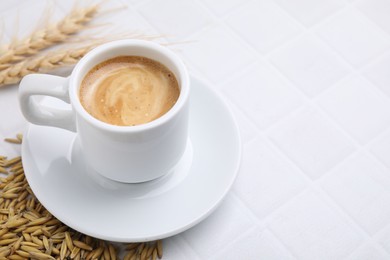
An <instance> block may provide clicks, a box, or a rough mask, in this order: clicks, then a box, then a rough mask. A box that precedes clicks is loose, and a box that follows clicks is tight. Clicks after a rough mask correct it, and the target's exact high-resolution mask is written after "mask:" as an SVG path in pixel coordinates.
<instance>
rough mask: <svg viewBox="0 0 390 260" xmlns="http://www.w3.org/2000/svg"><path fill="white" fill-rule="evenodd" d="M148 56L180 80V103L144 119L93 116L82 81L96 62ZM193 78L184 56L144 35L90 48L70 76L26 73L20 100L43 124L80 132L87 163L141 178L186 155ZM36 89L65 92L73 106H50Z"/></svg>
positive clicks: (126, 178)
mask: <svg viewBox="0 0 390 260" xmlns="http://www.w3.org/2000/svg"><path fill="white" fill-rule="evenodd" d="M130 55H134V56H143V57H147V58H150V59H153V60H155V61H158V62H160V63H162V64H164V65H165V66H166V67H167V68H168V69H169V70H171V71H172V72H173V73H174V74H175V76H176V79H177V81H178V83H179V87H180V95H179V98H178V100H177V101H176V104H175V105H174V106H173V107H172V108H171V109H170V110H169V111H168V112H167V113H166V114H164V115H163V116H161V117H159V118H157V119H155V120H153V121H151V122H149V123H146V124H142V125H136V126H116V125H110V124H107V123H105V122H102V121H100V120H98V119H96V118H94V117H93V116H91V115H90V114H89V113H88V112H87V111H86V110H85V109H84V108H83V106H82V105H81V103H80V99H79V87H80V85H81V82H82V80H83V78H84V76H85V75H86V74H87V72H89V71H90V70H91V69H92V68H93V67H94V66H95V65H97V64H99V63H101V62H103V61H105V60H108V59H111V58H114V57H117V56H130ZM189 94H190V80H189V76H188V72H187V69H186V67H185V66H184V64H183V63H182V61H181V60H180V59H179V58H178V57H177V56H176V55H175V54H174V53H173V52H172V51H170V50H169V49H167V48H165V47H163V46H161V45H158V44H156V43H152V42H148V41H142V40H119V41H113V42H110V43H106V44H104V45H101V46H99V47H97V48H95V49H93V50H92V51H90V52H89V53H87V54H86V55H85V56H84V57H83V58H82V59H81V60H80V61H79V62H78V63H77V65H76V66H75V68H74V70H73V72H72V74H71V76H70V77H68V78H63V77H58V76H53V75H45V74H31V75H27V76H25V77H24V78H23V80H22V82H21V83H20V88H19V101H20V106H21V110H22V113H23V115H24V116H25V118H26V119H27V120H28V121H29V122H31V123H33V124H37V125H45V126H54V127H59V128H63V129H67V130H70V131H73V132H76V133H77V135H78V138H79V139H80V143H81V146H82V151H83V154H84V155H85V158H86V160H87V163H88V164H89V166H90V167H92V168H93V169H94V170H95V171H97V172H98V173H100V174H101V175H103V176H105V177H107V178H109V179H112V180H115V181H120V182H127V183H137V182H144V181H149V180H153V179H156V178H158V177H160V176H163V175H165V174H167V173H168V172H170V171H171V170H172V169H173V168H174V167H175V165H176V164H177V163H178V161H179V160H180V158H181V157H182V155H183V153H184V151H185V149H186V146H187V139H188V130H187V129H188V115H189ZM35 95H45V96H52V97H56V98H59V99H61V100H63V101H65V102H66V103H69V104H70V105H69V109H68V110H64V109H59V108H53V107H47V106H43V105H41V104H40V103H39V102H37V101H36V100H35V99H36V97H34V96H35Z"/></svg>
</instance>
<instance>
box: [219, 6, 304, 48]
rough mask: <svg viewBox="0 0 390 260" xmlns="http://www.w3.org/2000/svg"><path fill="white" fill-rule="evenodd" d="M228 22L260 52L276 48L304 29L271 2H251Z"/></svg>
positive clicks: (228, 19) (231, 16) (233, 14)
mask: <svg viewBox="0 0 390 260" xmlns="http://www.w3.org/2000/svg"><path fill="white" fill-rule="evenodd" d="M226 22H227V23H228V24H229V25H230V27H231V28H233V29H234V30H235V31H236V32H237V33H238V34H239V35H241V36H242V37H243V38H244V39H245V40H246V41H247V42H248V43H249V44H251V45H252V46H253V47H254V48H255V49H257V50H258V51H260V52H266V51H269V50H271V49H273V48H275V47H276V46H277V45H279V44H280V43H282V42H285V41H287V40H288V39H289V38H291V37H292V36H294V35H296V34H298V33H299V32H300V30H301V29H302V28H301V26H300V25H299V24H298V23H297V22H296V21H295V20H294V19H292V18H291V17H290V16H289V15H288V14H286V13H285V12H284V11H283V10H281V9H280V7H279V6H277V5H276V4H275V3H273V2H272V1H269V0H265V1H252V2H250V3H249V4H247V5H246V6H245V7H242V8H240V9H239V10H237V11H236V12H235V13H232V14H231V15H230V16H229V17H228V18H227V20H226Z"/></svg>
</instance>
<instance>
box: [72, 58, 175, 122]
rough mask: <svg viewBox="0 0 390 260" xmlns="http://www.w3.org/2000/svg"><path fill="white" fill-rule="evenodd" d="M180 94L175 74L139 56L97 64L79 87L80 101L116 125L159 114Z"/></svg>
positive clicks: (147, 118) (85, 107)
mask: <svg viewBox="0 0 390 260" xmlns="http://www.w3.org/2000/svg"><path fill="white" fill-rule="evenodd" d="M179 94H180V90H179V84H178V82H177V80H176V77H175V75H174V74H173V73H172V72H171V71H170V70H169V69H168V68H167V67H165V66H164V65H163V64H161V63H159V62H157V61H154V60H152V59H149V58H146V57H141V56H118V57H115V58H111V59H109V60H106V61H103V62H101V63H99V64H97V65H96V66H95V67H93V68H92V69H91V70H90V71H89V72H88V73H87V74H86V75H85V77H84V79H83V81H82V83H81V86H80V90H79V97H80V102H81V104H82V106H83V107H84V109H85V110H86V111H87V112H88V113H89V114H90V115H92V116H93V117H95V118H96V119H99V120H100V121H103V122H106V123H108V124H112V125H119V126H134V125H140V124H145V123H148V122H151V121H153V120H155V119H157V118H159V117H161V116H162V115H164V114H165V113H166V112H168V111H169V110H170V109H171V108H172V107H173V105H174V104H175V103H176V101H177V99H178V97H179Z"/></svg>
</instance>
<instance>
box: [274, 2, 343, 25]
mask: <svg viewBox="0 0 390 260" xmlns="http://www.w3.org/2000/svg"><path fill="white" fill-rule="evenodd" d="M276 2H277V3H278V4H279V5H280V6H281V7H283V8H284V9H285V10H286V11H287V12H288V13H290V14H291V15H292V16H294V17H295V18H296V19H298V20H299V21H300V22H301V23H303V24H305V25H306V26H311V25H313V24H315V23H318V22H319V21H321V20H323V19H324V18H326V17H327V16H329V15H330V14H332V13H333V12H334V11H336V10H337V9H339V8H340V7H342V4H341V2H340V1H337V0H295V1H288V0H276Z"/></svg>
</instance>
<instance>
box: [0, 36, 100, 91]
mask: <svg viewBox="0 0 390 260" xmlns="http://www.w3.org/2000/svg"><path fill="white" fill-rule="evenodd" d="M95 46H96V44H92V45H89V46H84V47H80V48H77V49H66V50H59V51H55V52H54V51H53V52H49V53H47V54H45V55H43V56H38V57H33V58H29V59H26V60H24V61H21V62H19V63H16V64H12V65H11V66H10V67H9V68H7V69H5V70H3V71H0V85H9V84H15V83H18V82H19V81H20V80H21V79H22V78H23V77H24V76H26V75H28V74H31V73H38V72H42V71H48V70H51V69H55V68H59V67H63V66H66V65H72V64H75V63H76V62H77V61H78V60H80V59H81V58H82V57H83V56H84V55H85V54H86V53H87V52H88V51H89V50H91V49H92V48H93V47H95Z"/></svg>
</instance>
